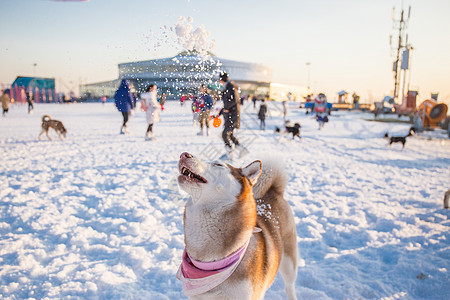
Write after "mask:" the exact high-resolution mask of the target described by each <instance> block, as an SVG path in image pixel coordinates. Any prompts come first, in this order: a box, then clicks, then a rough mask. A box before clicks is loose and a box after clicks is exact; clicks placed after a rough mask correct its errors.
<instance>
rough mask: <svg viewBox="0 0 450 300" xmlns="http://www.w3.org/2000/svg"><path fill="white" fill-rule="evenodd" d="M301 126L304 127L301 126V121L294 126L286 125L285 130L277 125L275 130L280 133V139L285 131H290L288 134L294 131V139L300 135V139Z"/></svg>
mask: <svg viewBox="0 0 450 300" xmlns="http://www.w3.org/2000/svg"><path fill="white" fill-rule="evenodd" d="M300 128H302V126H300V124H299V123H295V124H294V126H287V125H286V126H285V127H284V130H281V128H279V127H275V132H277V133H280V140H281V138H282V137H283V135H284V134H285V133H288V134H289V133H292V139H294V138H295V137H298V138H299V139H301V137H300Z"/></svg>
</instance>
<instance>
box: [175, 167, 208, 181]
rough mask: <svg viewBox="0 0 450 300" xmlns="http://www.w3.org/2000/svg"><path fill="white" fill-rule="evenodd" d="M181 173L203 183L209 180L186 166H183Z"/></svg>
mask: <svg viewBox="0 0 450 300" xmlns="http://www.w3.org/2000/svg"><path fill="white" fill-rule="evenodd" d="M180 173H181V174H182V175H184V176H186V177H189V178H190V179H192V180H194V181H196V182H201V183H206V182H207V180H206V179H205V178H203V177H202V176H200V175H198V174H195V173H194V172H192V171H191V170H189V169H188V168H186V167H182V168H181V172H180Z"/></svg>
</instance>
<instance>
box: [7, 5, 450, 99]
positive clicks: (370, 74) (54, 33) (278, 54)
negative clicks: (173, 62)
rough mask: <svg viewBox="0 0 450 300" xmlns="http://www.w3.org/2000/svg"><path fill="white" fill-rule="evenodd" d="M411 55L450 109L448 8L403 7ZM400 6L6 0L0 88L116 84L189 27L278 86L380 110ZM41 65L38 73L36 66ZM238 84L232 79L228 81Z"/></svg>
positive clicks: (425, 93) (417, 80)
mask: <svg viewBox="0 0 450 300" xmlns="http://www.w3.org/2000/svg"><path fill="white" fill-rule="evenodd" d="M403 3H404V4H403V5H404V7H405V8H407V7H408V6H409V5H411V6H412V11H411V20H410V23H409V28H408V33H409V41H410V42H411V44H412V45H413V47H414V48H415V50H414V52H413V58H412V78H411V87H412V88H413V89H418V90H419V93H420V94H419V98H420V99H427V98H429V94H430V92H439V93H440V100H446V102H450V56H449V53H450V18H449V17H448V13H449V12H450V1H447V0H430V1H423V0H422V1H420V0H410V1H407V0H404V1H403ZM401 5H402V1H401V0H340V1H338V0H315V1H312V0H310V1H302V0H279V1H264V0H263V1H261V0H259V1H257V0H245V1H243V0H240V1H237V0H229V1H213V0H190V1H188V0H165V1H152V0H127V1H119V0H90V1H88V2H81V3H74V2H55V1H50V0H0V11H1V12H2V17H1V18H0V83H11V82H12V81H13V80H14V78H15V77H16V76H17V75H24V76H27V75H33V72H34V71H35V72H36V75H37V76H45V77H55V78H56V79H57V84H59V83H61V87H62V88H65V87H64V86H63V85H65V86H68V87H72V86H76V85H77V84H78V83H80V82H83V83H87V82H88V83H92V82H98V81H106V80H111V79H116V78H117V77H118V69H117V64H118V63H122V62H130V61H136V60H147V59H153V58H161V57H169V56H173V55H175V54H176V53H177V49H175V48H172V47H169V46H166V47H163V48H160V49H158V51H156V52H155V51H154V50H153V44H154V42H155V41H154V39H153V38H152V37H151V33H152V32H153V34H154V35H153V36H158V35H159V33H160V29H159V28H160V27H161V26H163V25H167V26H172V25H174V24H175V23H176V22H177V20H178V17H179V16H184V17H189V16H191V17H193V19H194V23H193V26H194V27H198V26H200V25H204V26H205V28H206V29H207V30H209V31H210V32H211V38H213V39H215V40H216V49H215V50H213V52H214V53H215V54H216V55H217V56H219V57H222V58H226V59H234V60H239V61H246V62H254V63H261V64H264V65H267V66H270V67H271V68H272V69H273V79H274V81H276V82H281V83H286V84H294V85H299V86H306V85H307V67H306V62H311V85H312V88H313V89H314V91H315V92H325V93H326V94H327V95H328V98H329V99H332V100H333V99H335V98H336V97H337V96H336V93H337V92H338V91H340V90H342V89H345V90H347V91H348V92H350V93H352V92H354V91H356V92H357V93H359V94H360V95H361V96H362V97H363V99H368V100H370V99H372V100H379V98H382V97H383V96H384V95H386V94H389V93H391V91H392V90H393V85H394V84H393V72H392V71H391V68H392V62H393V60H394V58H393V57H392V56H391V49H390V46H389V35H391V34H393V35H394V36H395V35H396V31H394V29H393V26H392V20H391V16H392V7H394V6H395V7H396V8H397V15H398V13H399V11H400V8H401ZM34 63H37V66H36V68H35V70H34V68H33V64H34ZM231 75H232V74H231Z"/></svg>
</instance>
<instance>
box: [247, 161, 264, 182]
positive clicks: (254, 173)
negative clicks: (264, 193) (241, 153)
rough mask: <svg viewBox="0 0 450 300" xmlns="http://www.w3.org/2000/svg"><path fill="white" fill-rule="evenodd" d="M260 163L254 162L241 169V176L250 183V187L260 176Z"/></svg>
mask: <svg viewBox="0 0 450 300" xmlns="http://www.w3.org/2000/svg"><path fill="white" fill-rule="evenodd" d="M261 170H262V162H261V161H260V160H255V161H254V162H252V163H251V164H249V165H248V166H246V167H245V168H242V174H243V175H244V176H245V177H246V178H247V179H248V180H249V181H250V183H251V184H252V185H255V183H256V182H257V181H258V178H259V176H260V175H261Z"/></svg>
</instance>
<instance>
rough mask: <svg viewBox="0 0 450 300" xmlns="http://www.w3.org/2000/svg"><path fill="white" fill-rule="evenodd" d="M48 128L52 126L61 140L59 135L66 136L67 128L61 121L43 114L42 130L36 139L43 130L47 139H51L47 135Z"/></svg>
mask: <svg viewBox="0 0 450 300" xmlns="http://www.w3.org/2000/svg"><path fill="white" fill-rule="evenodd" d="M50 128H53V129H54V130H55V131H56V133H57V134H58V136H59V139H60V140H62V137H61V136H62V135H63V136H64V137H66V134H67V130H66V128H65V127H64V125H63V123H62V122H61V121H58V120H53V119H52V118H50V116H49V115H44V116H42V132H41V133H40V134H39V137H38V139H39V140H40V139H41V136H42V135H43V134H44V132H45V134H46V135H47V137H48V139H49V140H51V138H50V136H49V135H48V131H49V129H50Z"/></svg>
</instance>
